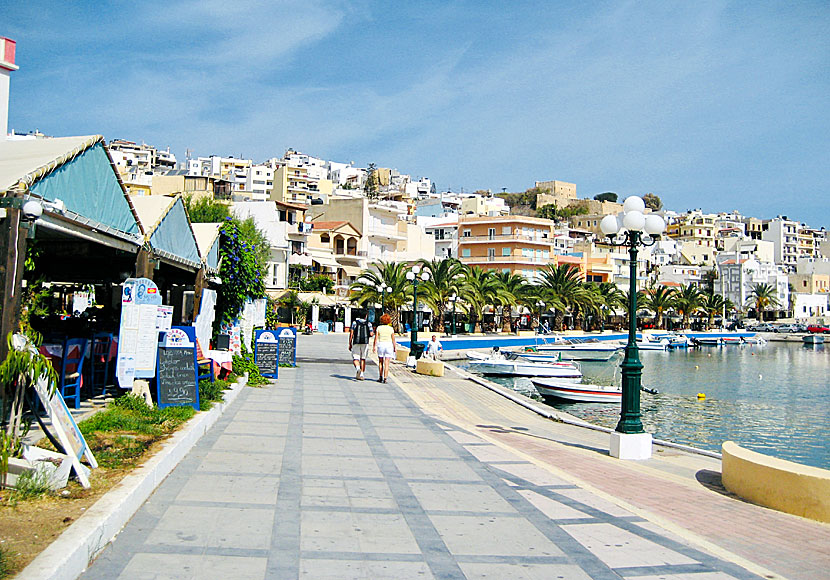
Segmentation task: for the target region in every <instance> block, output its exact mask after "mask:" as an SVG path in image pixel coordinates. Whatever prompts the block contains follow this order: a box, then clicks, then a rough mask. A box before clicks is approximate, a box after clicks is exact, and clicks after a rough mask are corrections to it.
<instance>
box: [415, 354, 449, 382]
mask: <svg viewBox="0 0 830 580" xmlns="http://www.w3.org/2000/svg"><path fill="white" fill-rule="evenodd" d="M415 372H416V373H418V374H419V375H429V376H431V377H443V376H444V363H442V362H441V361H440V360H431V359H423V358H419V359H418V361H417V362H416V363H415Z"/></svg>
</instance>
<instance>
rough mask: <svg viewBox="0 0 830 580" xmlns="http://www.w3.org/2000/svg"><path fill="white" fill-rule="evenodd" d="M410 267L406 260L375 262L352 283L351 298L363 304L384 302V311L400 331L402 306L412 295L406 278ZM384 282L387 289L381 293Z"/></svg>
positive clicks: (354, 301)
mask: <svg viewBox="0 0 830 580" xmlns="http://www.w3.org/2000/svg"><path fill="white" fill-rule="evenodd" d="M408 269H409V266H408V265H407V264H406V263H404V262H384V261H379V262H374V263H373V264H371V265H370V266H369V268H368V269H366V270H363V272H361V274H360V276H359V277H358V279H357V281H356V282H355V283H354V284H352V285H351V287H350V289H351V291H352V295H351V298H350V300H351V301H352V302H353V303H356V304H363V305H368V304H383V305H384V308H383V313H384V314H388V315H389V316H390V317H391V318H392V326H394V327H395V328H397V329H398V330H399V331H400V321H401V316H400V308H401V306H402V305H404V304H406V303H407V301H408V300H411V296H412V292H411V290H410V287H411V284H410V282H409V281H408V280H407V279H406V272H407V271H408ZM384 283H385V284H386V287H387V291H386V292H385V293H384V294H381V291H380V289H379V287H380V286H381V285H382V284H384Z"/></svg>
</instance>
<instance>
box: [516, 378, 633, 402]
mask: <svg viewBox="0 0 830 580" xmlns="http://www.w3.org/2000/svg"><path fill="white" fill-rule="evenodd" d="M531 382H532V383H533V386H534V387H535V388H536V390H537V391H538V392H539V394H540V395H542V397H544V398H546V399H548V398H551V399H559V400H562V401H569V402H572V403H618V402H620V401H621V400H622V389H621V388H620V387H617V386H605V385H589V384H584V383H571V382H565V381H559V380H556V379H531Z"/></svg>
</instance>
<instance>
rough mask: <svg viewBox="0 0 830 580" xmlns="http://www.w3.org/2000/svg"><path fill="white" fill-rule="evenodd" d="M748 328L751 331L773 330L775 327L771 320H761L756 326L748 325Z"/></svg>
mask: <svg viewBox="0 0 830 580" xmlns="http://www.w3.org/2000/svg"><path fill="white" fill-rule="evenodd" d="M746 329H747V330H748V331H750V332H773V331H774V330H775V327H774V326H773V325H772V324H770V323H769V322H761V323H760V324H756V325H754V326H747V327H746Z"/></svg>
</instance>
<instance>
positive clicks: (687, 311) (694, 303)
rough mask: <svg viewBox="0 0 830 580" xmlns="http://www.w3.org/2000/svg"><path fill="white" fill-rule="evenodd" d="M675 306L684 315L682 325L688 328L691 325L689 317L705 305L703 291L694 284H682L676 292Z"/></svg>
mask: <svg viewBox="0 0 830 580" xmlns="http://www.w3.org/2000/svg"><path fill="white" fill-rule="evenodd" d="M674 307H675V309H676V310H677V311H678V312H679V313H680V315H681V316H682V317H683V320H682V321H681V323H680V326H681V327H682V328H687V327H688V325H689V317H691V316H692V315H693V314H695V313H696V312H698V311H699V310H700V309H701V308H702V307H703V293H702V292H701V291H700V289H699V288H698V287H697V286H695V285H694V284H687V285H685V286H681V287H680V289H679V290H677V291H676V293H675V296H674Z"/></svg>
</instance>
